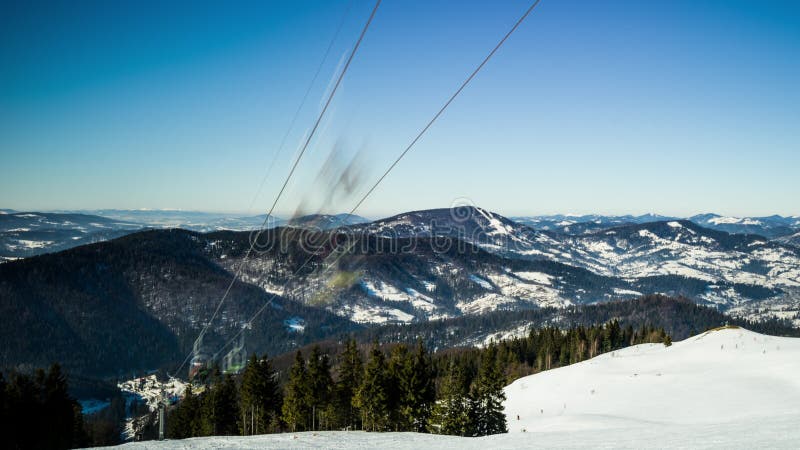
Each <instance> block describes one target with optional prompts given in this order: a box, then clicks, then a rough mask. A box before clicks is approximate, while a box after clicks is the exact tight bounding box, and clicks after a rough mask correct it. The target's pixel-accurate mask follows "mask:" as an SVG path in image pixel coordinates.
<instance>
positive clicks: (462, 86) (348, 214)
mask: <svg viewBox="0 0 800 450" xmlns="http://www.w3.org/2000/svg"><path fill="white" fill-rule="evenodd" d="M540 1H541V0H535V1H534V2H533V4H531V6H530V7H529V8H528V9H527V10H526V11H525V13H524V14H523V15H522V16H521V17H520V18H519V20H517V21H516V23H514V26H512V27H511V29H510V30H509V31H508V33H506V34H505V36H503V38H502V39H500V41H499V42H498V43H497V45H495V46H494V48H493V49H492V51H490V52H489V54H488V55H487V56H486V58H484V59H483V61H481V63H480V64H479V65H478V67H476V68H475V70H473V71H472V73H471V74H470V75H469V76H468V77H467V79H466V80H464V82H463V83H461V86H459V88H458V89H457V90H456V91H455V92H454V93H453V95H451V96H450V98H449V99H448V100H447V101H446V102H445V103H444V105H443V106H442V107H441V108H440V109H439V111H438V112H437V113H436V114H435V115H434V116H433V118H431V120H429V121H428V123H427V124H426V125H425V126H424V127H423V128H422V130H421V131H420V132H419V133H418V134H417V135H416V137H415V138H414V139H413V140H412V141H411V143H410V144H408V146H407V147H406V148H405V149H404V150H403V151H402V152H401V153H400V155H399V156H398V157H397V158H396V159H395V160H394V162H392V164H391V165H389V167H388V168H387V169H386V171H385V172H384V173H383V174H382V175H381V176H380V178H378V180H377V181H376V182H375V183H374V184H373V185H372V187H370V188H369V190H368V191H367V192H366V193H365V194H364V195H363V196H362V197H361V199H359V201H358V203H356V205H355V206H354V207H353V208H352V209H351V210H350V212H349V213H347V215H346V216H345V217H344V218H342V219H341V220H342V221H344V220H346V219H347V218H350V217H351V216H352V215H353V214H354V213H355V211H356V210H357V209H358V208H359V207H360V206H361V205H362V204H363V203H364V201H365V200H366V199H367V198H368V197H369V196H370V195H371V194H372V193H373V192H374V191H375V189H376V188H377V187H378V185H380V184H381V182H383V180H384V179H385V178H386V177H387V176H388V175H389V173H390V172H391V171H392V170H393V169H394V168H395V167H396V166H397V164H398V163H400V161H401V160H402V159H403V158H404V157H405V156H406V154H408V152H409V151H410V150H411V149H412V148H413V147H414V145H415V144H416V143H417V142H418V141H419V140H420V139H421V138H422V136H423V135H424V134H425V133H426V132H427V131H428V129H430V127H431V126H432V125H433V124H434V122H436V120H437V119H438V118H439V116H441V115H442V113H444V111H445V110H446V109H447V107H448V106H450V104H451V103H452V102H453V100H455V98H456V97H458V95H459V94H460V93H461V91H463V90H464V88H465V87H467V85H468V84H469V82H470V81H472V79H473V78H475V75H477V74H478V72H480V70H481V69H482V68H483V66H485V65H486V63H487V62H489V60H490V59H491V58H492V56H494V54H495V53H497V50H499V49H500V47H502V46H503V44H504V43H505V42H506V40H508V38H509V37H510V36H511V35H512V34H513V33H514V31H516V30H517V28H519V26H520V24H522V22H523V21H524V20H525V19H526V18H527V17H528V16H529V15H530V13H531V12H532V11H533V10H534V8H536V6H537V5H538V4H539V2H540ZM354 245H355V241H354ZM350 249H352V246H351V247H350V248H349V249H348V250H345V251H344V252H342V253H341V254H340V255H339V257H337V258H336V259H335V260H334V261H333V262H332V263H331V264H329V265H328V267H329V268H330V267H333V266H334V265H335V263H337V262H338V261H339V260H340V259H341V258H342V257H343V256H344V255H345V254H347V253H348V252H349V250H350ZM310 260H311V258H310V257H309V258H308V259H306V262H305V263H303V265H302V266H300V268H299V269H297V270H296V271H295V273H294V276H296V275H297V274H298V273H299V272H300V271H301V270H303V268H305V266H306V265H307V264H308V262H309V261H310ZM326 270H327V269H326ZM323 273H324V272H323ZM288 285H289V282H288V280H287V282H286V283H285V284H284V286H283V289H282V290H285V289H286V287H287V286H288ZM275 297H276V294H274V293H273V294H271V296H270V298H269V300H267V301H266V302H265V303H264V305H263V306H262V307H261V308H259V309H258V310H257V311H256V312H255V314H253V316H252V317H251V318H250V320H248V321H247V324H252V323H253V320H255V319H256V318H257V317H258V316H259V315H260V314H261V313H262V312H263V311H264V310H265V309H266V308H267V307H268V306H269V305H270V304H272V301H273V300H275ZM243 332H244V328H242V329H241V330H240V331H239V332H238V333H236V335H234V337H233V338H231V339H230V340H229V341H228V342H226V343H225V344H224V345H223V346H222V348H220V350H219V351H217V352H216V353H214V356H213V357H212V360H213V359H215V358H216V356H217V355H219V354H220V353H221V352H222V350H224V349H225V348H226V347H227V346H228V345H230V344H231V343H232V342H234V341H235V340H236V339H237V338H238V337H239V336H240V335H241V334H242V333H243Z"/></svg>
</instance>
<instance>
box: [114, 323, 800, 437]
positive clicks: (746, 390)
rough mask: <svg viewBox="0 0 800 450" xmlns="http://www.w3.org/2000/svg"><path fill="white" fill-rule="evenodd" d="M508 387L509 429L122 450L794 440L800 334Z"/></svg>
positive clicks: (694, 341)
mask: <svg viewBox="0 0 800 450" xmlns="http://www.w3.org/2000/svg"><path fill="white" fill-rule="evenodd" d="M506 395H507V397H508V399H507V401H506V403H505V407H506V415H507V419H508V425H509V433H507V434H502V435H496V436H488V437H483V438H458V437H451V436H436V435H426V434H416V433H364V432H318V433H286V434H279V435H264V436H256V437H213V438H194V439H187V440H183V441H168V442H162V443H155V442H146V443H140V444H128V445H126V446H125V447H126V448H131V449H138V448H165V449H203V448H264V447H270V448H298V447H300V448H334V449H345V448H393V449H417V448H459V449H460V450H461V449H464V450H465V449H472V448H474V449H481V450H486V449H488V448H492V449H495V448H509V449H511V448H725V449H730V448H743V449H744V448H798V447H800V339H796V338H779V337H772V336H765V335H761V334H758V333H753V332H751V331H748V330H745V329H741V328H726V329H721V330H716V331H710V332H706V333H703V334H701V335H698V336H694V337H691V338H689V339H686V340H684V341H681V342H676V343H674V344H673V345H672V346H671V347H664V346H663V345H661V344H644V345H637V346H633V347H629V348H627V349H624V350H619V351H615V352H613V353H607V354H605V355H601V356H599V357H596V358H593V359H591V360H588V361H584V362H582V363H578V364H574V365H571V366H568V367H563V368H560V369H554V370H550V371H547V372H542V373H539V374H536V375H531V376H528V377H525V378H521V379H519V380H517V381H515V382H513V383H512V384H511V385H509V386H507V387H506ZM517 416H519V419H517Z"/></svg>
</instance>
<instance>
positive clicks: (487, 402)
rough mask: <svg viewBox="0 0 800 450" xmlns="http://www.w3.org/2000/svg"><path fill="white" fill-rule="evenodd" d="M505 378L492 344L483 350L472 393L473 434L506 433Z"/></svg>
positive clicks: (495, 348)
mask: <svg viewBox="0 0 800 450" xmlns="http://www.w3.org/2000/svg"><path fill="white" fill-rule="evenodd" d="M504 385H505V377H504V376H503V373H502V371H501V370H500V367H499V365H498V364H497V347H496V346H495V344H494V343H492V344H490V345H489V347H488V348H486V350H484V352H483V355H482V358H481V365H480V370H479V373H478V379H477V380H476V382H475V387H474V388H475V391H474V395H473V396H474V413H473V414H474V418H473V419H474V423H475V434H476V435H478V436H486V435H490V434H498V433H506V432H507V431H508V429H507V427H506V416H505V414H503V401H504V400H505V399H506V396H505V393H504V392H503V386H504Z"/></svg>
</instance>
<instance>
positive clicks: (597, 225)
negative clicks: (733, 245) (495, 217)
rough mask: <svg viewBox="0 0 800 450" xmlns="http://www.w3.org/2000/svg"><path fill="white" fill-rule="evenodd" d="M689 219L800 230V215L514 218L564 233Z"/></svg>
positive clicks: (746, 230) (753, 229)
mask: <svg viewBox="0 0 800 450" xmlns="http://www.w3.org/2000/svg"><path fill="white" fill-rule="evenodd" d="M682 219H687V220H690V221H691V222H694V223H696V224H697V225H700V226H703V227H705V228H711V229H713V230H718V231H725V232H727V233H733V234H757V235H760V236H764V237H766V238H777V237H780V236H787V235H791V234H794V233H797V232H798V231H800V217H795V216H792V217H784V216H778V215H773V216H768V217H725V216H720V215H719V214H698V215H695V216H692V217H688V218H680V217H670V216H659V215H657V214H644V215H640V216H632V215H625V216H604V215H596V214H591V215H581V216H579V215H560V214H558V215H550V216H530V217H514V218H513V220H515V221H517V222H519V223H522V224H525V225H528V226H530V227H532V228H535V229H538V230H546V231H554V232H559V233H564V234H586V233H592V232H595V231H601V230H605V229H608V228H611V227H615V226H620V225H629V224H641V223H648V222H658V221H669V220H682Z"/></svg>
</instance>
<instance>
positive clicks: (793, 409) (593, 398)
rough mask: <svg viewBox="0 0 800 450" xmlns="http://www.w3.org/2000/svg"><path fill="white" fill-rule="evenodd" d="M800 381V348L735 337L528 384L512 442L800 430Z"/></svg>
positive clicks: (519, 387)
mask: <svg viewBox="0 0 800 450" xmlns="http://www.w3.org/2000/svg"><path fill="white" fill-rule="evenodd" d="M798 374H800V339H796V338H779V337H772V336H765V335H762V334H758V333H754V332H751V331H748V330H745V329H741V328H726V329H721V330H716V331H710V332H706V333H703V334H701V335H698V336H694V337H691V338H689V339H686V340H684V341H681V342H677V343H675V344H673V345H672V346H670V347H665V346H664V345H661V344H644V345H637V346H633V347H629V348H626V349H623V350H618V351H615V352H612V353H607V354H604V355H601V356H599V357H596V358H593V359H591V360H588V361H584V362H582V363H579V364H574V365H571V366H567V367H563V368H560V369H555V370H551V371H547V372H542V373H540V374H537V375H532V376H528V377H525V378H521V379H519V380H517V381H515V382H514V383H512V384H511V385H510V386H508V387H507V388H506V395H507V397H508V400H507V402H506V404H505V406H506V414H507V416H508V419H509V420H508V423H509V430H510V432H511V433H521V432H523V431H527V432H528V433H536V432H540V431H565V432H566V431H573V430H587V429H608V428H612V427H626V428H629V429H631V430H635V429H638V428H650V427H659V426H665V425H667V426H669V425H681V426H682V425H691V426H695V425H712V424H725V423H731V422H736V423H739V424H741V425H742V427H746V426H747V424H750V423H763V422H765V421H769V420H771V419H772V418H780V417H786V416H789V417H794V418H795V419H796V420H797V421H798V423H800V376H798ZM517 416H519V420H517ZM797 437H798V438H800V430H798V434H797Z"/></svg>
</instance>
